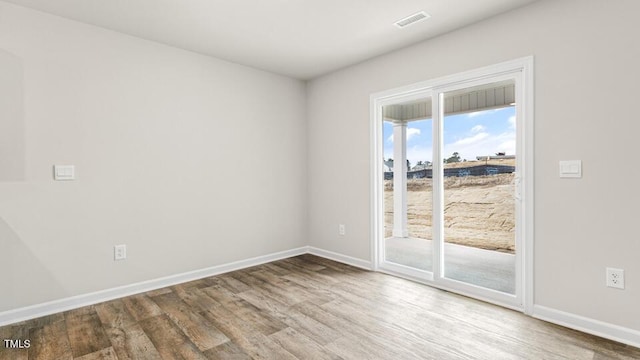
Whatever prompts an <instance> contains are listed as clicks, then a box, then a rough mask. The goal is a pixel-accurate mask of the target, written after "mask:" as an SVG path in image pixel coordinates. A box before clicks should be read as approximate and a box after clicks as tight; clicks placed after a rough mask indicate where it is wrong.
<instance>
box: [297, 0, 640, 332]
mask: <svg viewBox="0 0 640 360" xmlns="http://www.w3.org/2000/svg"><path fill="white" fill-rule="evenodd" d="M638 13H640V2H638V1H635V0H618V1H607V0H588V1H585V0H562V1H560V0H547V1H540V2H537V3H534V4H532V5H530V6H528V7H525V8H521V9H519V10H516V11H513V12H510V13H506V14H502V15H500V16H497V17H494V18H492V19H489V20H487V21H483V22H480V23H477V24H475V25H472V26H469V27H467V28H464V29H461V30H458V31H455V32H452V33H449V34H447V35H444V36H441V37H438V38H436V39H432V40H430V41H426V42H423V43H421V44H418V45H415V46H412V47H409V48H406V49H403V50H401V51H397V52H394V53H391V54H388V55H385V56H382V57H379V58H376V59H372V60H370V61H367V62H364V63H361V64H358V65H356V66H353V67H350V68H347V69H344V70H342V71H338V72H335V73H332V74H329V75H326V76H323V77H320V78H317V79H315V80H313V81H311V82H310V83H309V85H308V89H307V92H308V97H307V101H308V105H307V106H308V114H309V115H308V130H307V131H308V138H309V164H310V168H309V234H310V245H311V246H315V247H318V248H322V249H325V250H329V251H333V252H337V253H341V254H344V255H347V256H352V257H356V258H360V259H366V260H369V259H370V231H369V230H370V206H371V204H370V199H369V191H370V188H369V174H370V172H369V171H370V166H371V164H369V159H370V157H369V151H370V145H371V139H370V132H369V131H370V129H369V96H370V94H372V93H374V92H378V91H382V90H386V89H390V88H394V87H398V86H402V85H408V84H412V83H415V82H418V81H423V80H428V79H433V78H437V77H440V76H445V75H449V74H454V73H457V72H461V71H465V70H470V69H474V68H478V67H482V66H486V65H490V64H494V63H499V62H503V61H507V60H511V59H515V58H519V57H523V56H528V55H534V56H535V65H534V69H535V87H536V88H535V113H536V116H535V134H534V135H535V151H534V153H535V155H534V156H535V164H534V165H535V171H536V174H535V192H536V195H535V207H536V209H535V245H534V246H535V303H536V304H537V305H538V306H545V307H548V308H551V309H554V310H559V311H563V312H567V313H570V314H573V315H578V316H582V317H585V318H588V319H591V320H598V321H602V322H605V323H607V324H609V325H611V324H613V325H618V326H621V327H624V328H626V329H631V330H632V331H634V330H635V331H638V330H640V307H638V306H637V304H638V299H640V261H639V259H640V258H639V256H640V235H639V232H638V228H637V224H638V223H637V221H638V220H637V219H636V218H637V213H638V211H637V209H636V207H637V204H636V202H637V201H638V200H640V193H639V190H638V185H637V183H638V179H639V178H640V167H638V166H635V165H633V164H634V158H635V157H636V153H637V151H636V149H635V147H634V146H633V145H634V144H636V143H637V138H638V129H640V126H639V125H638V119H637V118H636V116H635V112H634V106H633V105H632V104H634V103H636V102H637V96H638V90H637V84H638V82H639V81H640V70H639V65H638V64H640V37H639V36H638V25H637V24H638V21H637V14H638ZM561 159H564V160H572V159H582V160H583V174H584V177H583V178H582V179H579V180H567V179H559V178H558V161H559V160H561ZM339 223H343V224H346V225H347V235H346V236H345V237H338V234H337V225H338V224H339ZM606 266H614V267H620V268H623V269H625V271H626V273H625V274H626V286H627V288H626V290H624V291H620V290H616V289H610V288H606V287H605V286H604V282H605V280H604V279H605V276H604V275H605V267H606ZM636 336H637V335H636Z"/></svg>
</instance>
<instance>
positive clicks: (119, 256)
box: [113, 245, 127, 260]
mask: <svg viewBox="0 0 640 360" xmlns="http://www.w3.org/2000/svg"><path fill="white" fill-rule="evenodd" d="M126 258H127V245H116V246H114V247H113V260H124V259H126Z"/></svg>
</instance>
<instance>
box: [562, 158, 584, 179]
mask: <svg viewBox="0 0 640 360" xmlns="http://www.w3.org/2000/svg"><path fill="white" fill-rule="evenodd" d="M560 177H561V178H581V177H582V160H563V161H560Z"/></svg>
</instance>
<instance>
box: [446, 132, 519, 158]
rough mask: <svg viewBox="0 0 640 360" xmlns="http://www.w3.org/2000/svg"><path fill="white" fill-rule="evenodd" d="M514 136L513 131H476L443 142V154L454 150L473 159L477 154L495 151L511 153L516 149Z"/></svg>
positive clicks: (447, 154) (485, 154) (490, 153)
mask: <svg viewBox="0 0 640 360" xmlns="http://www.w3.org/2000/svg"><path fill="white" fill-rule="evenodd" d="M515 138H516V137H515V132H514V131H508V132H504V133H501V134H488V133H486V132H483V133H478V134H475V135H473V136H470V137H467V138H463V139H460V140H458V141H455V142H453V143H451V144H445V146H444V152H443V156H450V155H451V154H453V152H456V151H457V152H458V153H459V154H460V157H461V158H463V159H467V160H475V159H476V157H477V156H487V155H494V154H495V153H497V152H505V153H506V154H507V155H513V154H515V151H516V146H515V144H516V140H515Z"/></svg>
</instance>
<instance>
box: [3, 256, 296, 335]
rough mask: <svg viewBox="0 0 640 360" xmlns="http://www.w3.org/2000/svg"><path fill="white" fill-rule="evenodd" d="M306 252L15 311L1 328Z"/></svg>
mask: <svg viewBox="0 0 640 360" xmlns="http://www.w3.org/2000/svg"><path fill="white" fill-rule="evenodd" d="M307 252H308V247H306V246H304V247H300V248H297V249H291V250H286V251H281V252H277V253H272V254H268V255H263V256H257V257H254V258H250V259H246V260H240V261H234V262H232V263H228V264H223V265H216V266H212V267H209V268H205V269H200V270H194V271H189V272H185V273H181V274H176V275H170V276H166V277H162V278H158V279H153V280H148V281H143V282H139V283H135V284H130V285H125V286H119V287H116V288H112V289H107V290H102V291H96V292H93V293H89V294H83V295H78V296H73V297H69V298H64V299H60V300H54V301H50V302H46V303H42V304H36V305H32V306H27V307H23V308H19V309H15V310H9V311H5V312H0V326H4V325H9V324H14V323H17V322H20V321H25V320H30V319H35V318H38V317H41V316H47V315H51V314H55V313H59V312H63V311H68V310H72V309H77V308H80V307H83V306H89V305H93V304H98V303H101V302H105V301H109V300H113V299H117V298H121V297H125V296H131V295H135V294H140V293H143V292H147V291H151V290H156V289H160V288H163V287H167V286H172V285H176V284H180V283H184V282H188V281H193V280H198V279H202V278H205V277H209V276H215V275H219V274H223V273H227V272H230V271H235V270H240V269H244V268H248V267H251V266H256V265H260V264H264V263H268V262H272V261H276V260H281V259H285V258H289V257H293V256H298V255H302V254H306V253H307Z"/></svg>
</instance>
